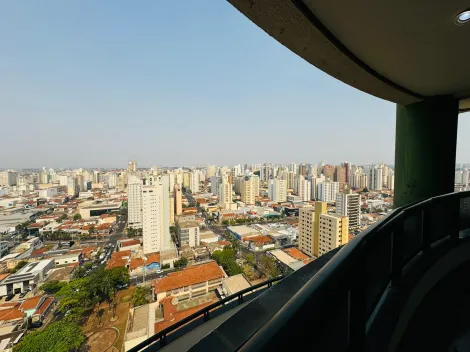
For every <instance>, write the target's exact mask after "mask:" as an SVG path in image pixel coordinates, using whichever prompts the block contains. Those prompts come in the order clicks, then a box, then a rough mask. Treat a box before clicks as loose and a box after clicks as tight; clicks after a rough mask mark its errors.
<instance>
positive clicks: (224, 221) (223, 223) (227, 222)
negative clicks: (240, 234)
mask: <svg viewBox="0 0 470 352" xmlns="http://www.w3.org/2000/svg"><path fill="white" fill-rule="evenodd" d="M229 224H230V222H229V221H228V220H223V221H222V225H224V226H228V225H229Z"/></svg>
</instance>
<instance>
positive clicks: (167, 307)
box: [155, 296, 215, 333]
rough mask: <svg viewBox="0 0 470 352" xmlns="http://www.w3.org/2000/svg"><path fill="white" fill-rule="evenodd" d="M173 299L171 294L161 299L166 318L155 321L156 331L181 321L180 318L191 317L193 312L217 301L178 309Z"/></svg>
mask: <svg viewBox="0 0 470 352" xmlns="http://www.w3.org/2000/svg"><path fill="white" fill-rule="evenodd" d="M172 299H173V297H172V296H170V297H166V298H164V299H162V301H161V302H162V304H163V314H164V315H163V319H164V320H163V321H160V322H158V323H155V332H156V333H157V332H159V331H161V330H163V329H166V328H167V327H169V326H171V325H173V324H175V323H177V322H179V321H180V320H182V319H184V318H186V317H189V316H190V315H191V314H193V313H196V312H197V311H198V310H201V309H203V308H204V307H207V306H208V305H210V304H212V303H214V302H215V301H211V302H208V303H205V304H201V305H199V306H196V307H194V308H190V309H185V310H181V311H177V309H176V307H175V306H174V305H173V304H172V303H171V300H172ZM183 326H184V325H183Z"/></svg>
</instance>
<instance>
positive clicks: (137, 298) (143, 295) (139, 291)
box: [132, 286, 150, 307]
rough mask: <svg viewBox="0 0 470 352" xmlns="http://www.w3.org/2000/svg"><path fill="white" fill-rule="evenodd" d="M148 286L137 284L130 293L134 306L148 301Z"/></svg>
mask: <svg viewBox="0 0 470 352" xmlns="http://www.w3.org/2000/svg"><path fill="white" fill-rule="evenodd" d="M149 293H150V288H149V287H146V286H143V287H142V286H137V287H136V288H135V290H134V293H133V294H132V304H133V306H134V307H137V306H141V305H144V304H147V303H149V300H148V298H147V297H148V296H149Z"/></svg>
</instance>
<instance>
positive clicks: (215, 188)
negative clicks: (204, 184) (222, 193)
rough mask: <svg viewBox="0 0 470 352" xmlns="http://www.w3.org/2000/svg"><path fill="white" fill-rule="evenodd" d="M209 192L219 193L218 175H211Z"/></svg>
mask: <svg viewBox="0 0 470 352" xmlns="http://www.w3.org/2000/svg"><path fill="white" fill-rule="evenodd" d="M210 180H211V193H212V194H215V195H218V194H219V177H218V176H215V175H213V176H211V179H210Z"/></svg>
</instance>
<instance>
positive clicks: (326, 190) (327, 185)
mask: <svg viewBox="0 0 470 352" xmlns="http://www.w3.org/2000/svg"><path fill="white" fill-rule="evenodd" d="M338 192H339V182H333V181H325V182H322V183H319V184H318V186H317V199H318V200H321V201H322V202H327V203H329V202H335V201H336V195H337V194H338Z"/></svg>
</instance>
